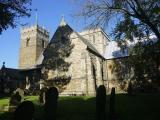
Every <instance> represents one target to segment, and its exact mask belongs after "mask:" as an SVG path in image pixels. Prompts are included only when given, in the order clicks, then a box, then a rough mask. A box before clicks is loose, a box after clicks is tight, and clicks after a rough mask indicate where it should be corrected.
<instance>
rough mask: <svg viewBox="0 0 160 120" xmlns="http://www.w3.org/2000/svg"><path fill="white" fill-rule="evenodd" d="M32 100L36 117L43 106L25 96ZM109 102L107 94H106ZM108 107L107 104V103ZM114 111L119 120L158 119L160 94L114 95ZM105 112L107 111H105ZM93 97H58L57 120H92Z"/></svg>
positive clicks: (3, 119)
mask: <svg viewBox="0 0 160 120" xmlns="http://www.w3.org/2000/svg"><path fill="white" fill-rule="evenodd" d="M26 99H27V100H31V101H33V102H34V104H35V107H36V113H35V117H36V118H41V120H43V119H42V115H43V107H42V106H40V105H39V104H38V97H36V96H30V97H26ZM107 103H109V96H107ZM6 104H8V99H7V98H1V99H0V106H3V105H6ZM107 107H108V104H107ZM116 112H117V116H118V117H119V119H120V120H160V115H159V113H160V95H136V96H132V97H129V96H127V95H125V94H118V95H116ZM106 113H107V112H106ZM11 116H12V114H11V113H3V112H1V113H0V120H8V119H9V118H10V117H11ZM94 119H95V98H94V97H60V98H59V104H58V112H57V120H94Z"/></svg>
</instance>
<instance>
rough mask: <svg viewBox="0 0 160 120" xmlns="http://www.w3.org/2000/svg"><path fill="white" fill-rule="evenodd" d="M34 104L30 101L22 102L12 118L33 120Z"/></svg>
mask: <svg viewBox="0 0 160 120" xmlns="http://www.w3.org/2000/svg"><path fill="white" fill-rule="evenodd" d="M34 111H35V108H34V104H33V103H32V102H31V101H24V102H22V103H21V104H20V105H19V106H18V107H17V109H16V111H15V112H14V116H13V118H14V120H33V116H34Z"/></svg>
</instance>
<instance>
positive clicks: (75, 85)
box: [18, 18, 128, 95]
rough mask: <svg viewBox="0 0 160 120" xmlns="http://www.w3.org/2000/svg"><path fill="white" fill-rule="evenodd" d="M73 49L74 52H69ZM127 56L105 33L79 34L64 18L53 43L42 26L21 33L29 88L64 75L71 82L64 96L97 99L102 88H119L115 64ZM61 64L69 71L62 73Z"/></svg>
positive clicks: (24, 75) (22, 68)
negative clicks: (83, 96)
mask: <svg viewBox="0 0 160 120" xmlns="http://www.w3.org/2000/svg"><path fill="white" fill-rule="evenodd" d="M66 41H68V42H66ZM68 43H69V44H68ZM69 45H72V48H71V49H67V47H68V46H69ZM64 48H66V49H64ZM62 51H63V53H62ZM64 55H66V56H67V57H66V56H65V57H64ZM127 56H128V52H127V51H125V52H122V51H121V50H120V48H119V47H118V46H117V43H116V42H114V41H111V40H110V39H109V37H108V35H107V34H106V33H105V32H104V30H103V29H101V28H97V29H89V30H84V31H82V32H76V31H75V30H74V29H73V28H71V27H70V26H69V25H68V24H67V22H66V21H65V20H64V18H62V19H61V21H60V24H59V26H58V27H57V30H56V32H55V33H54V35H53V37H52V38H51V40H49V32H48V31H47V30H45V29H44V28H42V27H40V26H39V25H34V26H31V27H24V28H22V29H21V45H20V55H19V69H18V70H19V72H20V74H21V75H22V77H21V79H23V80H24V81H25V83H27V84H30V83H32V84H34V83H35V82H38V81H49V80H53V78H56V77H57V76H59V75H62V74H63V75H65V76H68V77H69V78H70V80H69V81H68V82H67V84H64V86H63V88H64V89H63V91H61V95H73V94H74V95H94V94H95V91H96V88H97V87H98V86H99V85H102V84H103V85H105V86H106V88H111V87H112V86H114V87H115V86H116V85H115V82H113V81H114V80H116V79H117V77H116V74H115V73H114V72H113V66H114V61H116V60H119V59H121V58H122V57H124V58H125V57H127ZM62 58H63V59H62ZM50 59H51V60H52V62H51V61H50ZM53 60H54V61H53ZM60 61H61V62H67V63H69V65H68V66H67V70H66V71H63V70H62V69H60V66H61V68H64V69H65V68H66V66H63V65H61V64H59V63H60ZM50 62H51V63H50ZM44 71H47V78H46V79H45V80H44V79H43V78H42V74H43V73H44ZM39 83H41V82H39Z"/></svg>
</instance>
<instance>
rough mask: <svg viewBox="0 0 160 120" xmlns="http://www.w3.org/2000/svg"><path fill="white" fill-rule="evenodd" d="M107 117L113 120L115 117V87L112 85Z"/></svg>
mask: <svg viewBox="0 0 160 120" xmlns="http://www.w3.org/2000/svg"><path fill="white" fill-rule="evenodd" d="M109 118H110V119H111V120H113V119H114V118H115V88H114V87H113V88H112V90H111V95H110V104H109Z"/></svg>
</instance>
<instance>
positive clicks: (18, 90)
mask: <svg viewBox="0 0 160 120" xmlns="http://www.w3.org/2000/svg"><path fill="white" fill-rule="evenodd" d="M16 92H18V93H19V95H20V96H21V97H22V99H23V98H24V90H23V89H22V88H17V89H16V90H15V91H14V93H16Z"/></svg>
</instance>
